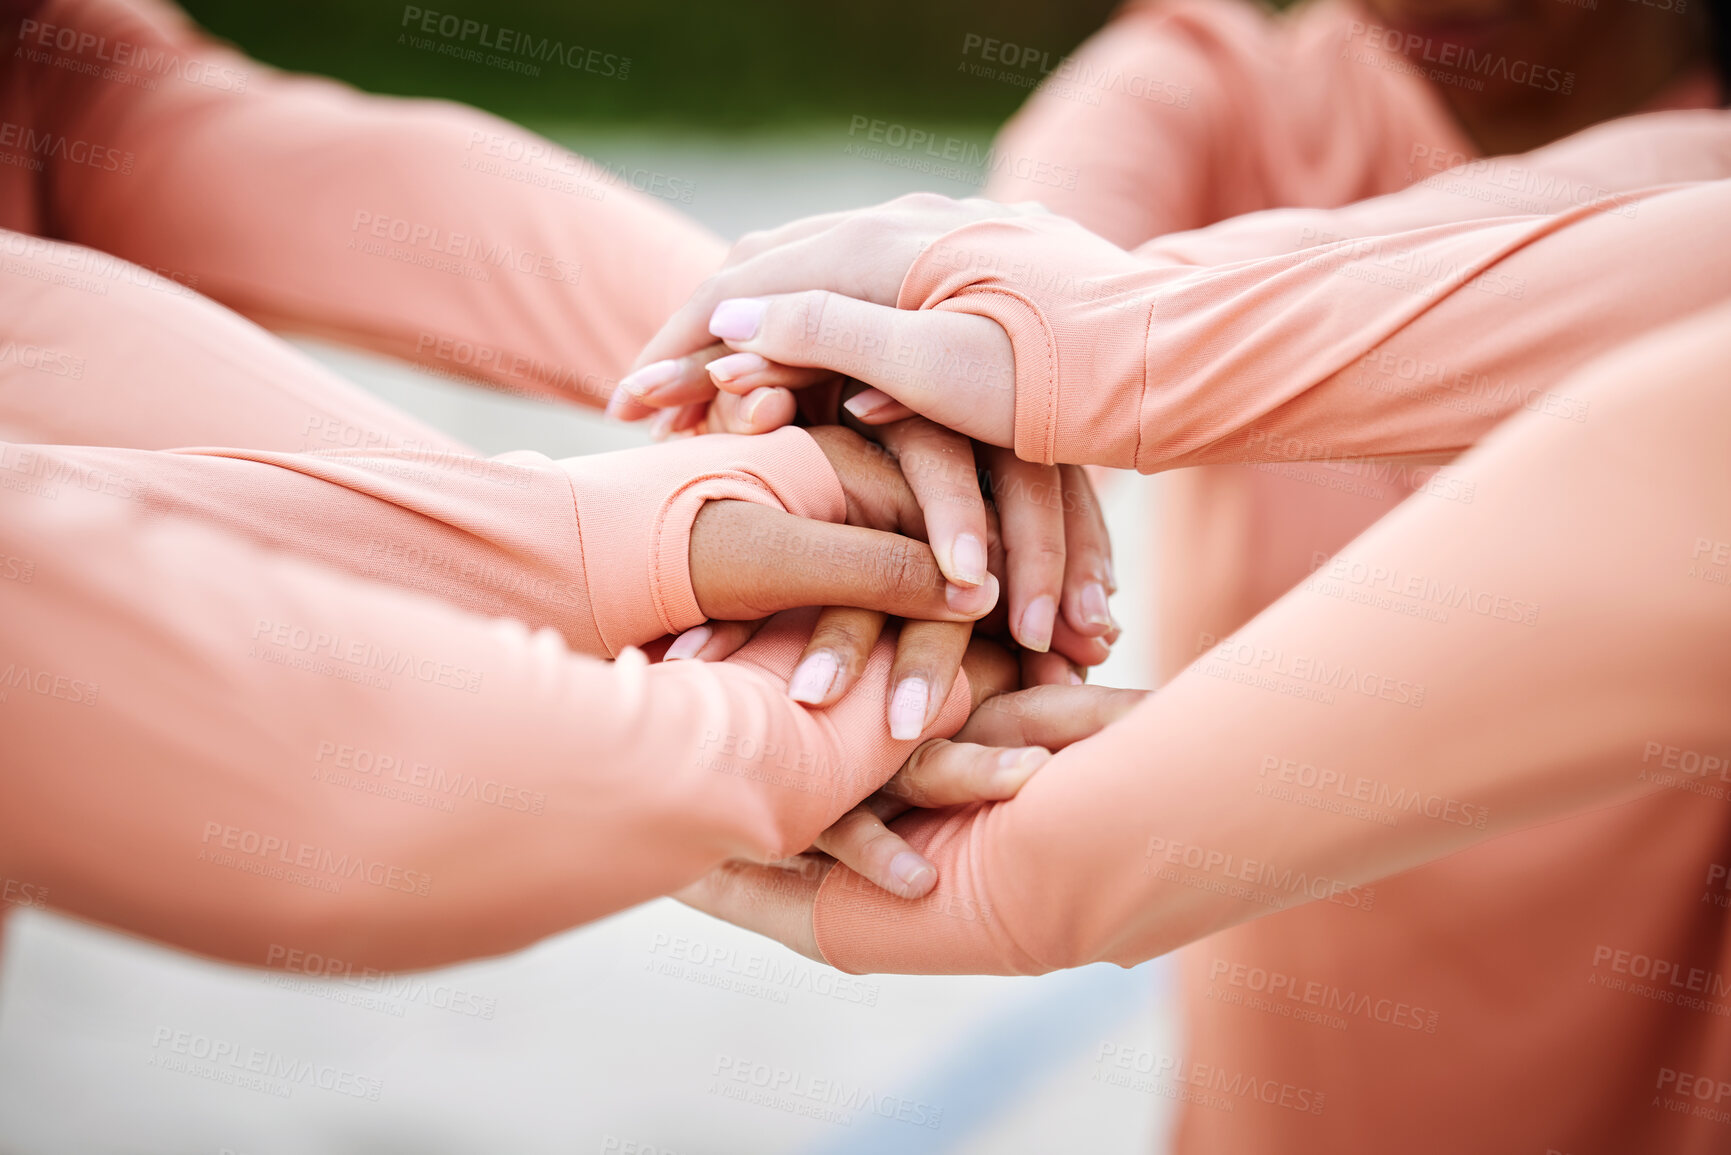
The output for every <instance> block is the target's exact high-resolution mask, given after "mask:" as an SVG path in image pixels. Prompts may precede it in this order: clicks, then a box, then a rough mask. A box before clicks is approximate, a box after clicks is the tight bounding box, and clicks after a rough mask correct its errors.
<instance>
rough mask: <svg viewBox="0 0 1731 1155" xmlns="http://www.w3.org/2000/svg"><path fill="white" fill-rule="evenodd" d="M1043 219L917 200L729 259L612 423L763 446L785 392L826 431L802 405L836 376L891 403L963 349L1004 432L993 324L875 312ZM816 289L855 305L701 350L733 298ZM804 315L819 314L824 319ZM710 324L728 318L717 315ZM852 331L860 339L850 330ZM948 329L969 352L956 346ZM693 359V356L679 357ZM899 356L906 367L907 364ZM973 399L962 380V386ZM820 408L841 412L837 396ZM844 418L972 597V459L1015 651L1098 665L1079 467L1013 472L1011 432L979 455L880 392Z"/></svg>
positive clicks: (937, 384) (1006, 383)
mask: <svg viewBox="0 0 1731 1155" xmlns="http://www.w3.org/2000/svg"><path fill="white" fill-rule="evenodd" d="M1036 211H1043V210H1038V209H1037V206H1005V205H995V204H993V203H992V202H989V201H980V200H968V201H951V200H949V199H948V198H945V197H938V196H929V195H918V196H913V197H904V198H901V199H900V200H897V201H892V202H890V203H889V204H888V205H884V206H880V207H879V208H877V209H869V210H863V211H861V212H858V213H842V214H830V215H829V216H825V217H817V218H811V219H810V220H807V221H799V222H795V223H794V224H792V225H788V226H786V227H785V228H783V229H780V230H774V231H772V232H768V233H762V234H753V235H752V236H750V237H747V238H746V239H745V240H743V241H741V242H740V244H739V245H738V246H736V247H735V250H734V253H733V254H731V255H730V257H729V262H728V264H727V266H725V267H724V268H723V270H722V272H721V273H718V274H717V275H716V276H715V277H713V278H711V279H710V281H708V282H706V283H705V285H704V286H703V287H701V288H700V289H699V290H698V292H697V293H696V294H695V295H694V296H693V298H692V301H691V302H690V303H688V304H687V306H686V307H685V308H684V309H682V310H681V311H680V313H678V314H676V315H675V316H674V318H673V319H672V320H670V321H669V322H668V324H667V325H666V326H665V327H664V328H663V329H662V331H661V332H660V333H659V334H657V336H656V338H655V339H654V340H652V341H651V343H650V345H649V347H648V348H647V349H646V350H645V352H644V355H643V357H644V359H649V358H655V357H659V356H660V355H661V354H662V353H670V352H674V351H676V350H677V351H679V352H678V354H677V355H676V356H674V357H671V358H667V357H662V358H661V359H659V360H654V361H652V362H651V363H650V364H648V365H646V366H644V367H643V368H642V369H640V370H639V371H637V372H635V373H633V374H631V375H629V376H628V377H627V378H626V379H625V380H624V382H622V384H621V386H620V390H619V393H618V394H616V396H615V398H614V401H613V404H612V405H611V406H610V412H612V413H614V414H615V415H618V416H623V417H626V418H628V419H630V418H634V417H638V416H642V415H644V414H647V413H649V412H652V411H654V410H655V409H656V408H657V407H662V406H669V407H671V408H665V409H663V411H662V415H661V417H660V418H658V420H659V421H661V422H662V424H663V426H664V429H666V430H678V429H681V428H686V427H690V426H692V425H693V424H695V425H697V426H701V427H702V428H703V429H705V430H707V431H714V432H722V431H727V432H740V433H759V432H768V431H769V430H771V429H774V428H778V427H779V426H780V425H782V424H785V423H786V422H788V421H790V420H792V419H793V418H794V416H795V413H796V408H799V407H800V406H796V403H795V400H794V398H793V396H792V394H790V393H789V392H788V390H789V389H790V388H799V389H801V390H802V391H803V392H804V394H805V396H803V397H802V399H801V406H803V407H804V408H805V409H806V411H807V413H806V415H807V417H808V419H814V420H823V419H828V420H834V419H835V415H834V414H833V411H832V413H831V415H830V416H829V417H827V418H821V417H819V418H813V417H812V414H811V412H810V410H811V409H812V408H813V406H812V405H811V404H809V397H810V395H811V394H812V393H815V392H817V390H816V389H814V388H813V387H814V386H826V387H829V386H839V385H840V383H841V380H842V378H841V377H840V376H839V374H842V373H845V374H848V375H850V376H853V377H857V378H858V379H860V380H862V381H865V382H867V383H868V384H874V385H875V384H885V385H886V387H887V386H888V380H887V378H886V374H887V375H889V376H892V377H893V376H896V375H898V374H901V373H902V372H903V370H904V369H905V368H906V366H904V364H903V362H904V361H909V362H911V363H912V365H913V367H914V369H915V370H917V372H916V373H915V374H914V375H915V376H919V375H921V374H925V375H927V376H931V377H934V378H936V377H944V376H946V374H944V373H943V370H944V369H946V368H951V367H953V366H952V365H951V363H950V362H949V361H946V358H950V359H953V358H954V357H955V356H957V355H958V353H957V350H962V352H961V353H960V355H961V356H963V358H964V360H965V362H966V363H975V362H977V363H978V364H981V365H984V366H987V368H986V369H983V370H981V372H980V373H978V374H970V373H967V372H964V373H963V374H962V376H963V377H964V378H967V377H971V376H978V377H980V378H981V379H982V380H983V381H996V382H998V383H999V385H1000V386H1001V387H1000V388H998V394H999V395H998V396H997V397H996V398H994V399H992V400H994V401H995V402H996V403H998V404H1000V405H1001V406H1002V407H1004V408H1005V414H1006V422H1008V420H1009V419H1010V418H1013V412H1014V407H1013V403H1012V401H1011V397H1012V390H1011V385H1012V384H1013V379H1014V359H1013V357H1012V356H1011V355H1010V353H1009V344H1008V338H1007V336H1005V335H1004V333H1003V330H1002V329H1001V328H1000V327H999V326H998V325H997V324H996V323H995V322H991V321H985V320H984V319H983V318H979V317H970V316H968V315H965V314H959V313H950V312H944V311H933V310H928V311H924V312H912V311H908V310H897V309H894V308H886V307H883V306H885V305H889V306H893V304H894V303H895V299H896V293H897V291H898V289H899V287H900V284H901V279H902V277H904V276H905V275H906V272H907V267H908V266H909V265H911V264H912V262H913V261H914V259H915V258H917V256H918V255H919V253H920V251H921V250H922V249H923V248H924V247H925V246H927V245H929V244H930V243H931V242H932V241H933V240H935V239H936V238H937V237H940V236H942V235H943V234H944V233H945V232H947V231H949V230H950V229H953V228H956V227H959V226H960V225H963V224H968V223H971V222H973V221H977V220H985V219H990V218H992V217H998V216H1011V215H1026V214H1027V213H1030V212H1036ZM814 278H815V279H814ZM824 285H835V286H843V287H844V290H843V291H846V292H850V293H853V294H857V295H859V297H860V299H853V298H852V297H842V296H838V295H837V294H836V293H835V292H826V291H818V292H803V293H797V294H795V295H794V296H791V297H777V298H766V299H764V300H760V301H758V302H757V303H758V304H763V305H764V308H763V310H762V316H761V317H760V319H759V330H758V334H757V336H756V337H754V338H752V339H751V340H749V341H744V342H742V341H740V340H738V339H733V340H729V341H728V342H727V343H726V344H725V345H715V344H708V342H709V337H708V336H707V335H706V334H705V333H704V331H703V327H702V322H703V321H705V320H706V318H707V317H708V315H709V314H708V313H706V310H711V307H712V305H721V306H724V307H726V308H731V307H732V305H735V304H738V302H728V301H727V300H726V298H727V297H728V296H729V295H737V294H740V293H745V292H758V293H761V292H765V291H778V292H779V291H782V290H784V289H786V288H788V287H790V286H791V287H796V288H803V289H811V288H813V287H814V286H816V287H820V288H821V287H822V286H824ZM813 309H816V310H817V311H818V314H820V315H819V316H818V317H816V319H813V316H812V310H813ZM826 309H827V310H828V312H827V313H825V312H824V310H826ZM713 312H714V315H715V316H717V317H720V316H721V314H722V312H723V309H722V308H716V309H713ZM855 322H857V323H858V324H859V325H863V326H865V327H864V328H850V327H849V326H850V325H853V324H854V323H855ZM982 324H983V325H985V326H986V327H987V329H989V330H991V331H992V334H995V336H991V337H984V338H983V337H981V336H980V334H982V333H984V332H985V331H984V330H980V329H979V328H978V326H979V325H982ZM910 325H911V326H912V327H913V328H914V329H918V330H921V331H922V332H921V333H918V334H912V336H911V337H910V340H912V342H913V343H912V344H909V343H908V342H906V341H899V342H898V341H893V340H892V339H891V338H890V337H888V336H883V335H884V334H891V333H893V332H894V331H896V330H897V329H898V327H899V328H901V329H906V328H908V326H910ZM765 326H767V327H765ZM957 326H961V328H962V329H966V330H968V331H969V332H971V333H972V334H974V336H972V337H969V336H968V335H967V334H966V333H962V332H960V331H959V330H957V331H955V332H952V331H951V330H955V329H956V327H957ZM723 327H724V328H725V327H727V326H726V325H724V326H723ZM925 330H930V331H929V332H925ZM730 331H733V332H735V334H736V335H737V332H739V331H738V330H730ZM981 340H984V341H985V343H986V344H987V345H990V346H991V349H990V350H989V351H984V352H981V351H979V350H976V352H980V357H975V356H974V354H973V353H970V352H967V351H966V350H967V349H968V348H969V347H970V342H974V343H978V342H979V341H981ZM754 342H755V344H754ZM886 342H888V343H886ZM922 342H923V343H922ZM682 343H683V347H682ZM692 344H695V345H698V346H703V347H701V348H698V349H697V350H696V351H695V352H686V351H684V348H686V347H689V346H690V345H692ZM747 345H753V347H755V348H757V349H758V350H759V351H757V352H751V351H747V352H740V353H733V354H728V353H727V349H728V348H730V347H731V348H735V349H743V348H745V347H746V346H747ZM922 348H923V349H925V350H926V351H927V352H931V353H933V357H932V358H925V360H927V361H929V362H931V363H930V364H929V365H926V366H922V365H921V362H922V357H921V356H919V355H918V351H919V350H920V349H922ZM868 349H869V350H870V351H868ZM907 349H913V350H915V354H914V355H912V356H910V357H904V356H903V355H902V353H903V351H904V350H907ZM724 354H725V355H724ZM934 358H935V359H934ZM970 358H971V359H972V360H971V361H968V360H967V359H970ZM980 358H984V360H981V359H980ZM968 384H969V382H967V381H964V382H963V387H964V388H966V387H967V386H968ZM943 387H944V386H943V382H942V381H938V380H934V381H931V382H928V383H927V388H928V390H929V389H940V390H941V389H942V388H943ZM828 392H829V394H830V395H831V396H834V395H835V394H836V393H837V389H835V388H830V389H828ZM841 404H842V407H843V408H844V409H845V410H846V411H847V413H848V414H849V417H850V419H852V420H853V421H855V422H857V423H858V425H859V427H861V428H862V429H865V431H866V432H868V434H869V435H870V436H872V437H874V438H875V439H877V440H879V441H880V442H881V443H883V444H884V445H885V446H886V448H889V449H890V450H891V451H892V452H893V453H895V454H896V455H897V456H898V458H899V459H900V460H901V461H902V463H903V469H904V473H905V474H906V476H907V478H908V480H909V482H910V484H911V485H912V486H913V488H914V489H915V492H916V496H917V497H918V499H919V501H920V504H921V506H922V507H923V509H924V512H925V520H926V531H927V532H926V537H927V539H928V540H929V541H930V543H931V545H932V550H933V552H934V553H935V554H936V556H937V558H938V563H939V565H940V567H941V568H942V569H943V570H944V573H945V575H946V576H947V577H948V578H949V579H950V580H951V581H952V582H955V583H956V584H958V585H964V586H965V585H969V584H973V583H975V582H977V581H978V580H979V579H978V573H979V566H978V561H979V557H980V550H979V542H980V540H981V536H980V534H981V528H982V526H983V524H984V522H985V518H986V510H985V506H984V501H983V499H982V498H981V497H979V496H978V491H977V488H976V487H971V486H970V487H961V486H958V485H956V484H955V483H954V482H955V479H957V478H959V476H960V475H961V472H962V469H961V467H962V465H963V463H965V462H967V461H969V460H971V459H977V460H975V465H976V467H977V468H978V469H979V470H980V472H981V474H983V476H984V477H985V478H986V479H987V483H988V488H989V490H990V492H991V495H992V498H993V502H994V505H995V507H996V509H997V510H998V512H999V514H1000V515H1001V532H1002V543H1003V547H1004V551H1005V567H1004V571H1005V574H1006V581H1005V586H1006V592H1007V599H1008V602H1009V628H1010V632H1011V634H1012V636H1013V637H1014V638H1015V639H1016V640H1017V642H1018V643H1020V644H1021V645H1022V646H1024V647H1025V648H1027V649H1029V650H1032V651H1035V652H1045V651H1046V650H1048V649H1051V648H1054V647H1055V648H1056V649H1057V650H1058V651H1059V652H1060V653H1061V654H1063V656H1064V657H1065V658H1067V659H1069V660H1070V661H1072V662H1074V663H1075V664H1077V665H1082V666H1087V665H1095V664H1098V663H1099V662H1100V661H1102V660H1104V658H1105V655H1106V653H1107V652H1108V649H1109V645H1110V642H1111V640H1113V639H1115V637H1116V632H1117V627H1116V625H1115V624H1114V623H1113V621H1112V617H1111V612H1110V609H1109V607H1108V598H1109V596H1110V593H1111V592H1112V591H1113V590H1114V589H1115V588H1116V583H1115V581H1114V578H1113V573H1112V561H1111V545H1110V541H1109V539H1108V537H1107V535H1106V531H1105V525H1104V521H1103V519H1102V518H1101V517H1100V512H1099V503H1098V501H1097V499H1096V498H1095V497H1094V494H1093V491H1092V487H1091V486H1090V485H1089V483H1088V480H1087V476H1086V474H1085V473H1084V472H1083V471H1082V470H1081V469H1080V468H1077V467H1073V466H1051V465H1038V464H1030V463H1027V462H1023V461H1021V460H1019V459H1018V458H1017V457H1016V456H1015V454H1014V453H1012V452H1010V451H1009V450H1008V449H1005V448H1002V446H1004V445H1007V444H1009V432H1008V429H1009V426H1008V424H1006V425H1005V430H1004V434H1003V436H1002V437H1001V438H1000V439H999V440H998V442H997V443H996V444H995V445H978V446H976V445H972V444H970V443H969V442H968V441H967V439H965V438H963V437H962V436H961V435H960V434H958V433H956V432H953V431H951V430H948V429H943V428H940V427H939V426H938V425H937V424H936V423H935V422H933V421H928V420H924V419H922V418H918V417H913V416H911V415H910V411H909V410H908V408H907V407H906V406H904V405H903V404H901V403H900V402H899V401H897V400H895V399H894V398H892V397H891V396H890V395H889V394H888V393H886V392H884V391H882V390H879V389H875V388H868V389H865V390H864V391H858V392H854V393H853V395H851V396H848V397H847V398H846V399H845V400H844V401H841ZM963 406H964V408H967V407H968V403H966V402H964V403H963ZM915 407H916V408H919V406H918V405H916V406H915ZM925 411H926V410H922V412H925ZM943 412H945V411H943V410H942V409H941V407H940V409H939V410H932V411H930V416H932V417H935V418H937V420H938V421H940V422H943V423H944V424H946V425H951V426H953V427H954V428H955V429H963V428H964V427H965V426H964V425H963V424H957V421H958V420H962V418H961V417H956V418H953V419H951V420H946V419H945V417H944V416H943ZM959 412H961V411H960V410H958V413H959ZM866 427H870V428H869V429H867V428H866Z"/></svg>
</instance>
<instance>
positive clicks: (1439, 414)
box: [900, 182, 1731, 472]
mask: <svg viewBox="0 0 1731 1155" xmlns="http://www.w3.org/2000/svg"><path fill="white" fill-rule="evenodd" d="M1403 195H1404V194H1403ZM1389 199H1390V200H1398V199H1399V198H1398V197H1396V198H1389ZM1728 205H1731V183H1727V182H1710V183H1701V184H1695V185H1688V186H1684V187H1681V188H1677V189H1672V190H1650V191H1648V192H1644V193H1640V194H1633V195H1631V197H1629V198H1628V199H1614V200H1607V201H1597V202H1594V203H1591V204H1588V205H1586V206H1583V207H1581V208H1577V209H1573V210H1570V211H1568V212H1564V213H1558V214H1554V215H1545V216H1531V217H1514V218H1499V219H1493V220H1487V221H1482V222H1481V221H1466V222H1461V223H1455V224H1444V225H1439V226H1435V227H1430V228H1423V229H1418V230H1414V231H1411V232H1406V233H1398V234H1395V235H1391V236H1376V235H1372V236H1367V237H1362V238H1360V237H1348V238H1342V239H1330V240H1328V241H1327V243H1322V244H1313V245H1311V246H1310V247H1305V248H1303V249H1301V251H1298V252H1294V253H1289V254H1285V255H1280V256H1270V257H1264V258H1260V259H1256V260H1244V261H1237V262H1232V263H1227V264H1222V265H1218V266H1205V267H1196V266H1193V265H1190V264H1187V263H1186V262H1185V261H1183V260H1181V259H1179V258H1178V257H1177V256H1173V255H1164V254H1162V252H1161V251H1160V249H1159V246H1151V247H1150V248H1148V249H1144V250H1142V251H1140V252H1138V253H1136V254H1130V253H1126V252H1124V251H1123V250H1121V249H1117V248H1115V247H1113V246H1111V245H1109V244H1107V243H1106V242H1104V241H1102V240H1100V239H1099V238H1095V237H1091V236H1089V235H1088V234H1086V233H1084V232H1082V231H1081V230H1080V229H1079V228H1077V227H1076V226H1074V225H1071V224H1068V223H1066V222H1063V221H1057V220H1041V219H1037V218H1020V219H1014V220H995V221H986V222H981V223H978V224H972V225H968V226H966V227H964V228H961V229H957V230H955V231H954V232H952V233H950V234H948V235H947V236H946V237H944V238H943V239H942V240H941V241H939V242H937V243H935V244H933V245H932V246H930V247H929V248H928V249H927V250H926V252H925V253H924V254H922V256H921V258H920V260H919V261H918V262H917V263H916V265H915V266H914V268H913V269H912V270H911V271H910V273H909V275H908V277H907V279H906V281H905V282H904V283H903V286H902V293H901V300H900V304H901V305H902V306H903V307H904V308H917V307H929V308H943V309H951V310H958V311H961V312H968V313H978V314H981V315H984V316H987V317H990V318H991V319H993V320H995V321H997V322H998V323H999V324H1001V325H1002V326H1003V327H1004V328H1005V330H1006V331H1007V332H1008V333H1009V335H1010V339H1011V343H1012V346H1013V349H1014V357H1015V426H1016V428H1015V447H1016V452H1017V454H1018V455H1019V456H1021V457H1023V458H1024V459H1027V460H1033V461H1047V462H1050V461H1054V460H1057V461H1065V462H1075V463H1089V464H1102V465H1114V466H1119V467H1124V468H1131V467H1133V468H1137V469H1140V470H1142V471H1144V472H1147V471H1153V470H1158V469H1167V468H1174V467H1178V466H1185V465H1202V464H1222V463H1232V462H1281V461H1291V460H1345V459H1353V458H1362V457H1378V456H1401V455H1427V456H1428V455H1437V454H1449V453H1453V452H1456V451H1459V450H1461V449H1463V448H1465V447H1467V446H1469V445H1471V444H1473V442H1474V441H1475V440H1476V439H1477V438H1478V437H1479V436H1481V435H1482V434H1483V433H1484V432H1485V431H1486V430H1488V429H1489V428H1490V427H1491V426H1493V425H1494V424H1496V423H1497V422H1498V421H1500V420H1501V419H1502V418H1503V417H1505V416H1506V415H1508V414H1509V413H1511V412H1514V411H1516V410H1518V409H1521V408H1523V407H1525V408H1532V409H1540V410H1542V411H1545V412H1548V413H1550V414H1551V415H1552V416H1555V417H1559V418H1563V419H1565V420H1567V421H1570V422H1573V421H1578V420H1579V419H1580V417H1581V416H1583V415H1584V412H1585V410H1584V408H1583V407H1582V406H1581V405H1580V404H1579V403H1578V401H1576V400H1575V399H1572V398H1569V397H1567V396H1566V395H1563V394H1562V393H1560V392H1559V391H1558V389H1557V386H1558V385H1559V383H1560V382H1561V381H1562V380H1563V378H1564V377H1565V376H1566V375H1567V373H1568V372H1569V371H1570V370H1571V369H1573V368H1575V367H1577V366H1579V365H1580V364H1582V363H1583V362H1584V361H1585V360H1587V359H1588V358H1590V357H1591V356H1593V355H1595V354H1597V353H1600V352H1603V351H1605V350H1607V349H1609V348H1612V347H1614V346H1615V345H1617V344H1619V343H1621V342H1624V341H1627V340H1629V339H1631V338H1633V337H1635V336H1638V335H1639V334H1641V333H1643V332H1646V331H1647V330H1650V329H1652V328H1654V327H1656V326H1659V325H1662V324H1664V323H1666V322H1668V321H1670V320H1672V319H1674V318H1675V317H1678V316H1682V315H1686V314H1687V313H1689V312H1691V311H1693V310H1695V309H1699V308H1702V307H1705V306H1707V305H1709V304H1711V303H1712V302H1714V301H1716V300H1719V299H1722V298H1723V297H1724V296H1726V295H1728V294H1731V265H1727V264H1726V263H1725V262H1714V261H1704V260H1701V259H1700V254H1701V253H1702V252H1703V251H1716V250H1717V249H1718V248H1719V247H1722V246H1724V245H1726V244H1727V243H1728V242H1731V212H1727V211H1726V210H1727V206H1728ZM1268 215H1269V217H1270V218H1271V220H1270V223H1269V225H1268V227H1278V225H1279V222H1280V221H1282V220H1284V219H1286V214H1268ZM1305 219H1308V218H1305ZM1291 227H1292V231H1293V233H1294V243H1295V244H1297V243H1299V242H1300V238H1299V237H1298V235H1297V234H1298V233H1299V232H1300V229H1301V226H1299V225H1298V224H1296V223H1295V224H1293V225H1292V226H1291ZM1315 227H1316V226H1315V224H1314V223H1308V224H1305V225H1303V226H1302V228H1315Z"/></svg>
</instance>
